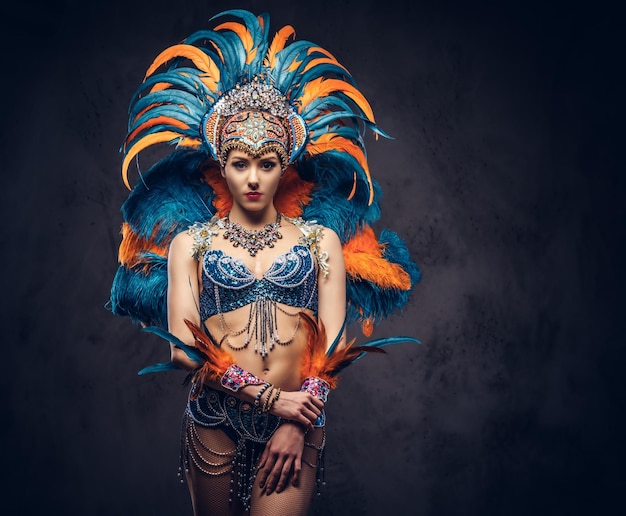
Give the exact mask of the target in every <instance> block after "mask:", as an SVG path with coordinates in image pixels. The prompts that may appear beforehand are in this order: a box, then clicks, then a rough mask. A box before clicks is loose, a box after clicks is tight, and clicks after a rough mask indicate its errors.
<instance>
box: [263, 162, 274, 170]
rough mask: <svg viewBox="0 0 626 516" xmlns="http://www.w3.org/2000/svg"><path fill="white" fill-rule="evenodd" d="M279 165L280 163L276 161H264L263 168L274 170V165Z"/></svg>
mask: <svg viewBox="0 0 626 516" xmlns="http://www.w3.org/2000/svg"><path fill="white" fill-rule="evenodd" d="M276 166H278V163H277V162H276V161H264V162H263V163H261V168H262V169H263V170H268V171H269V170H272V169H274V167H276Z"/></svg>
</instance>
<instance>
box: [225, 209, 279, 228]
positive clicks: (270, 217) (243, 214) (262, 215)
mask: <svg viewBox="0 0 626 516" xmlns="http://www.w3.org/2000/svg"><path fill="white" fill-rule="evenodd" d="M276 217H278V211H277V210H276V208H274V206H273V205H271V206H268V207H267V208H266V209H263V210H260V211H247V210H243V209H242V208H241V207H240V206H237V205H233V207H232V209H231V210H230V213H229V214H228V218H229V219H230V221H231V222H236V223H237V224H241V226H242V227H244V228H248V229H258V228H262V227H263V226H265V225H266V224H271V223H272V222H276Z"/></svg>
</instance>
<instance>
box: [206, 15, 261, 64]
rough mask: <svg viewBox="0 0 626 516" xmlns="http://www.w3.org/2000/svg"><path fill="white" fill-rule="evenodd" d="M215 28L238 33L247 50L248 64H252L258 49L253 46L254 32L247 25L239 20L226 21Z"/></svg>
mask: <svg viewBox="0 0 626 516" xmlns="http://www.w3.org/2000/svg"><path fill="white" fill-rule="evenodd" d="M214 30H231V31H233V32H234V33H235V34H237V36H239V39H241V42H242V43H243V48H244V49H245V51H246V64H250V63H251V62H252V61H253V60H254V57H255V56H256V51H257V49H256V47H255V48H252V47H253V45H254V41H253V39H252V34H250V31H249V30H248V29H247V27H246V26H245V25H242V24H241V23H237V22H225V23H222V24H220V25H218V26H217V27H215V29H214Z"/></svg>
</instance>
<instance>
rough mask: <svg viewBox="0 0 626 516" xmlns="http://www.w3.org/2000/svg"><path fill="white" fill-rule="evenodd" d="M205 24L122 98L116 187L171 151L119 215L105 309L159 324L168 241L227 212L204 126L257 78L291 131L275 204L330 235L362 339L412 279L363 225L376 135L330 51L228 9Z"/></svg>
mask: <svg viewBox="0 0 626 516" xmlns="http://www.w3.org/2000/svg"><path fill="white" fill-rule="evenodd" d="M214 19H219V20H220V21H222V23H219V24H218V25H217V26H215V27H214V28H213V29H212V30H200V31H198V32H196V33H194V34H192V35H191V36H189V37H188V38H187V39H186V40H184V41H183V42H181V43H180V44H176V45H174V46H171V47H169V48H167V49H166V50H164V51H163V52H161V54H159V55H158V56H157V57H156V59H155V60H154V62H153V63H152V65H151V66H150V67H149V68H148V70H147V72H146V75H145V78H144V81H143V83H142V85H141V87H140V88H139V89H138V90H137V92H136V93H135V95H134V96H133V98H132V100H131V103H130V108H129V126H128V134H127V137H126V139H125V141H124V143H123V145H122V148H121V151H122V153H123V163H122V176H123V179H124V182H125V184H126V185H127V186H128V187H129V188H130V179H129V170H130V165H131V163H132V162H133V161H134V160H135V159H136V157H137V155H138V154H139V153H140V152H141V151H143V150H145V149H147V148H149V147H152V146H154V145H157V144H163V143H167V144H171V145H174V146H175V147H176V150H174V151H173V152H172V153H171V154H170V155H169V156H168V157H166V158H164V159H162V160H160V161H158V162H157V163H156V164H155V165H154V166H152V167H151V168H150V170H148V172H147V173H145V174H143V175H141V181H138V182H137V184H136V185H135V186H134V187H133V188H132V191H131V193H130V195H129V197H128V199H127V200H126V202H125V203H124V205H123V207H122V212H123V216H124V223H123V226H122V235H123V240H122V243H121V245H120V251H119V261H120V266H119V269H118V272H117V274H116V277H115V279H114V282H113V287H112V291H111V300H110V305H111V310H112V311H113V312H114V313H115V314H117V315H123V316H129V317H130V318H131V319H133V320H134V321H137V322H139V323H141V324H142V325H148V326H150V325H156V326H160V327H162V328H165V327H166V320H167V316H166V314H167V306H166V291H167V274H166V266H167V250H168V246H169V243H170V242H171V240H172V238H173V237H174V236H175V235H176V234H177V233H178V232H180V231H182V230H184V229H186V228H187V227H188V226H189V225H191V224H193V223H195V222H204V221H208V220H209V219H210V218H211V217H212V216H214V215H216V214H217V215H220V216H224V215H226V213H227V211H228V209H229V206H230V203H231V198H230V194H229V192H228V189H227V188H226V185H225V183H224V180H223V179H222V178H221V176H220V174H219V168H218V165H217V162H216V161H215V160H216V159H219V156H217V155H216V152H215V148H214V146H213V143H214V142H213V141H212V140H211V137H210V135H208V136H207V127H209V126H210V120H211V117H212V116H213V113H214V112H215V111H216V109H217V108H218V107H219V106H220V105H221V104H220V103H223V102H225V100H224V99H226V98H230V97H232V96H233V95H234V94H235V93H236V92H237V89H238V88H245V87H247V86H246V85H250V84H252V83H253V82H254V81H257V82H259V81H260V83H261V84H263V85H266V86H268V88H270V89H271V90H272V92H278V93H279V94H280V95H279V96H280V99H281V100H280V102H283V103H284V104H285V105H286V106H287V109H288V111H289V115H288V116H289V117H290V118H289V120H290V121H291V122H289V124H287V127H288V128H291V130H293V132H294V134H293V135H292V136H291V138H292V140H291V141H292V145H291V148H290V151H291V154H290V156H289V163H290V166H289V167H288V168H287V175H286V178H288V181H283V182H281V189H280V191H279V192H278V193H277V196H276V199H275V203H276V206H277V208H278V209H279V210H280V211H281V212H282V213H284V214H285V215H288V216H291V217H296V216H302V217H303V218H304V219H306V220H315V221H317V223H319V224H321V225H323V226H326V227H329V228H331V229H332V230H334V231H335V232H336V233H337V234H338V235H339V238H340V239H341V242H342V244H343V252H344V257H345V262H346V272H347V276H348V285H347V300H348V323H353V322H359V323H361V325H362V328H363V331H364V333H365V334H366V335H369V334H371V331H372V329H373V326H374V325H375V324H376V323H378V322H380V321H381V320H382V319H384V318H385V317H387V316H388V315H389V314H390V313H391V312H392V311H394V310H396V309H399V308H401V307H402V306H404V305H405V304H406V302H407V301H408V298H409V294H410V292H411V290H412V289H413V286H414V285H415V283H416V282H417V281H419V279H420V272H419V269H418V267H417V266H416V265H415V263H413V261H412V260H411V258H410V256H409V253H408V251H407V248H406V245H405V244H404V242H403V241H402V240H401V239H400V237H398V235H396V234H395V233H394V232H392V231H389V230H383V231H382V232H381V234H380V236H379V237H377V236H376V235H375V234H374V231H373V229H372V227H371V225H372V224H373V223H375V222H376V221H377V220H378V219H379V217H380V209H379V205H378V199H379V197H380V195H381V190H380V187H379V185H378V183H377V182H376V181H375V180H374V179H373V178H372V176H371V174H370V171H369V167H368V163H367V157H366V151H365V142H364V134H365V132H366V130H371V131H373V132H374V133H376V134H378V135H381V136H383V137H386V136H387V135H386V134H385V133H384V132H383V131H382V130H381V129H379V128H378V127H377V125H376V122H375V119H374V114H373V110H372V108H371V106H370V104H369V103H368V101H367V100H366V98H365V97H364V95H363V94H362V93H361V92H360V91H359V89H358V88H357V86H356V82H355V81H354V79H353V77H352V76H351V75H350V73H349V72H348V71H347V70H346V68H345V67H344V66H343V65H341V64H340V63H339V62H338V61H337V60H336V59H335V57H334V56H333V55H332V54H331V53H330V52H328V51H327V50H325V49H323V48H321V47H319V46H318V45H316V44H314V43H312V42H309V41H305V40H295V39H294V38H295V31H294V29H293V28H292V27H290V26H285V27H283V28H281V29H280V30H278V32H277V33H276V34H275V35H274V36H273V37H272V38H271V39H270V38H269V34H270V30H269V16H268V15H266V14H262V15H260V16H255V15H254V14H252V13H250V12H248V11H244V10H230V11H225V12H223V13H220V14H219V15H217V16H216V17H214ZM299 128H300V129H302V130H301V131H300V130H299ZM296 133H297V134H296Z"/></svg>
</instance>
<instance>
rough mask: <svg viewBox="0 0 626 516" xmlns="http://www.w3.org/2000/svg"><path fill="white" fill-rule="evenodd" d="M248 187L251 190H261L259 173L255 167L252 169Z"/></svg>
mask: <svg viewBox="0 0 626 516" xmlns="http://www.w3.org/2000/svg"><path fill="white" fill-rule="evenodd" d="M248 187H249V188H250V189H251V190H257V189H258V188H259V171H258V170H257V167H256V166H254V165H253V166H251V167H250V173H249V174H248Z"/></svg>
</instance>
